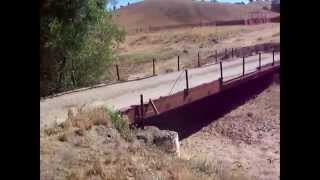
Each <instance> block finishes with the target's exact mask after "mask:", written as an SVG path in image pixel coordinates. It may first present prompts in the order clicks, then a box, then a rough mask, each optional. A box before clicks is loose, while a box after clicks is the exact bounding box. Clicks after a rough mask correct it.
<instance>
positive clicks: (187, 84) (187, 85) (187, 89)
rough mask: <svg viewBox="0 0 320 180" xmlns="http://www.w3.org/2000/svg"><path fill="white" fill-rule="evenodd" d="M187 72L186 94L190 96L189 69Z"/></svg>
mask: <svg viewBox="0 0 320 180" xmlns="http://www.w3.org/2000/svg"><path fill="white" fill-rule="evenodd" d="M185 71H186V92H187V94H188V91H189V78H188V69H186V70H185Z"/></svg>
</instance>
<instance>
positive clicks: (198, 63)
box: [198, 52, 200, 67]
mask: <svg viewBox="0 0 320 180" xmlns="http://www.w3.org/2000/svg"><path fill="white" fill-rule="evenodd" d="M198 67H200V53H199V52H198Z"/></svg>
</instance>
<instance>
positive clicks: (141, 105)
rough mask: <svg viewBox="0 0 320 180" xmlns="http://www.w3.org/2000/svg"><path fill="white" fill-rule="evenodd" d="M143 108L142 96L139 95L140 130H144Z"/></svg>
mask: <svg viewBox="0 0 320 180" xmlns="http://www.w3.org/2000/svg"><path fill="white" fill-rule="evenodd" d="M143 111H144V108H143V94H140V118H141V119H140V120H141V125H142V129H144V112H143Z"/></svg>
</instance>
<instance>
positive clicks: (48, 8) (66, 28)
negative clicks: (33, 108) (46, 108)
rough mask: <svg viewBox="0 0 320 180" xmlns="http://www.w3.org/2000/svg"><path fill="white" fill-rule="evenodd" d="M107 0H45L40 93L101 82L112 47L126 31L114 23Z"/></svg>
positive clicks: (43, 6)
mask: <svg viewBox="0 0 320 180" xmlns="http://www.w3.org/2000/svg"><path fill="white" fill-rule="evenodd" d="M107 3H108V1H107V0H43V1H41V3H40V15H41V18H40V95H41V96H45V95H49V94H52V93H57V92H61V91H65V90H69V89H73V88H76V87H82V86H86V85H90V84H93V83H96V82H97V81H99V80H100V79H99V78H100V77H101V75H102V73H103V72H104V71H105V70H106V69H107V67H108V65H109V64H110V63H111V60H112V49H111V48H112V46H113V45H115V44H116V43H119V42H121V41H123V40H124V36H125V31H124V30H122V29H119V28H118V27H117V26H116V25H115V24H114V23H112V20H111V16H110V14H109V12H107V11H106V5H107Z"/></svg>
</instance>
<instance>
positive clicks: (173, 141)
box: [153, 130, 180, 157]
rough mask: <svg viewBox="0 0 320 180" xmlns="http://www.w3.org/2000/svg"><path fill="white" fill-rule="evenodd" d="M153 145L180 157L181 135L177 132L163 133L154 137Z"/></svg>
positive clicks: (166, 131)
mask: <svg viewBox="0 0 320 180" xmlns="http://www.w3.org/2000/svg"><path fill="white" fill-rule="evenodd" d="M153 143H154V144H155V145H157V146H159V147H161V148H163V149H164V150H165V151H167V152H170V153H176V154H177V156H178V157H180V144H179V135H178V133H177V132H174V131H168V130H165V131H161V132H160V133H159V134H157V135H155V136H154V139H153Z"/></svg>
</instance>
